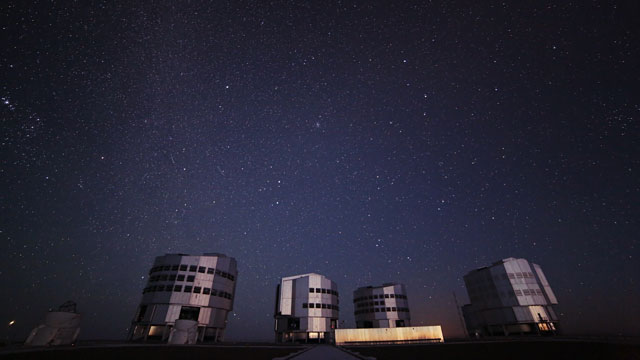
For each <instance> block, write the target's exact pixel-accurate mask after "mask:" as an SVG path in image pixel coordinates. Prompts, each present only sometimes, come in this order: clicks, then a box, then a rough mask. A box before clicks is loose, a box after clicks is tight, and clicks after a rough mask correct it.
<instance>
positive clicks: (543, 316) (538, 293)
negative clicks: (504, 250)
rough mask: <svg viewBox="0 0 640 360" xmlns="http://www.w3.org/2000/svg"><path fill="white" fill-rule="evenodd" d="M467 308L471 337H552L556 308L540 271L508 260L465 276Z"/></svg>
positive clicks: (464, 308) (556, 323)
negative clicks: (536, 335)
mask: <svg viewBox="0 0 640 360" xmlns="http://www.w3.org/2000/svg"><path fill="white" fill-rule="evenodd" d="M464 283H465V286H466V288H467V293H468V294H469V299H470V300H471V303H470V304H467V305H464V306H463V307H462V313H463V315H464V320H465V323H466V327H467V331H468V332H469V335H470V336H472V337H480V336H495V335H497V336H509V335H525V334H539V335H545V334H555V333H556V332H557V330H558V317H557V315H556V313H555V311H554V309H553V305H556V304H558V301H557V299H556V296H555V294H554V293H553V291H552V290H551V287H550V286H549V282H548V281H547V278H546V277H545V275H544V273H543V272H542V269H541V268H540V266H538V265H537V264H532V263H529V261H527V260H525V259H516V258H507V259H503V260H501V261H498V262H496V263H494V264H493V265H491V266H488V267H483V268H480V269H477V270H473V271H471V272H469V273H468V274H467V275H465V276H464Z"/></svg>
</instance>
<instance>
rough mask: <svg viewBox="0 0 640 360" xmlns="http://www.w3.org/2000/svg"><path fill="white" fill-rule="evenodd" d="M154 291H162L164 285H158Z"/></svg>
mask: <svg viewBox="0 0 640 360" xmlns="http://www.w3.org/2000/svg"><path fill="white" fill-rule="evenodd" d="M156 291H164V285H158V287H157V288H156Z"/></svg>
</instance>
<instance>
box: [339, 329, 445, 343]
mask: <svg viewBox="0 0 640 360" xmlns="http://www.w3.org/2000/svg"><path fill="white" fill-rule="evenodd" d="M335 334H336V335H335V336H336V345H380V344H424V343H434V342H437V343H441V342H444V336H443V335H442V327H441V326H440V325H433V326H413V327H391V328H378V329H336V331H335Z"/></svg>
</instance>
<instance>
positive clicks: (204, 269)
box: [198, 266, 207, 274]
mask: <svg viewBox="0 0 640 360" xmlns="http://www.w3.org/2000/svg"><path fill="white" fill-rule="evenodd" d="M206 271H207V268H206V267H204V266H200V267H199V268H198V272H199V273H201V274H204V273H205V272H206Z"/></svg>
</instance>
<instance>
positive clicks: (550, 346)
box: [345, 340, 640, 360]
mask: <svg viewBox="0 0 640 360" xmlns="http://www.w3.org/2000/svg"><path fill="white" fill-rule="evenodd" d="M345 348H346V349H348V350H350V351H353V352H358V353H360V354H361V355H363V356H371V357H375V358H377V359H378V360H399V359H427V358H428V359H438V360H447V359H474V360H478V359H491V360H499V359H518V360H528V359H531V360H533V359H535V360H541V359H580V360H592V359H603V360H604V359H607V360H612V359H638V360H640V345H639V344H621V343H604V342H590V341H569V340H564V341H559V340H548V341H543V340H539V341H492V342H469V343H444V344H425V345H387V346H346V347H345Z"/></svg>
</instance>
